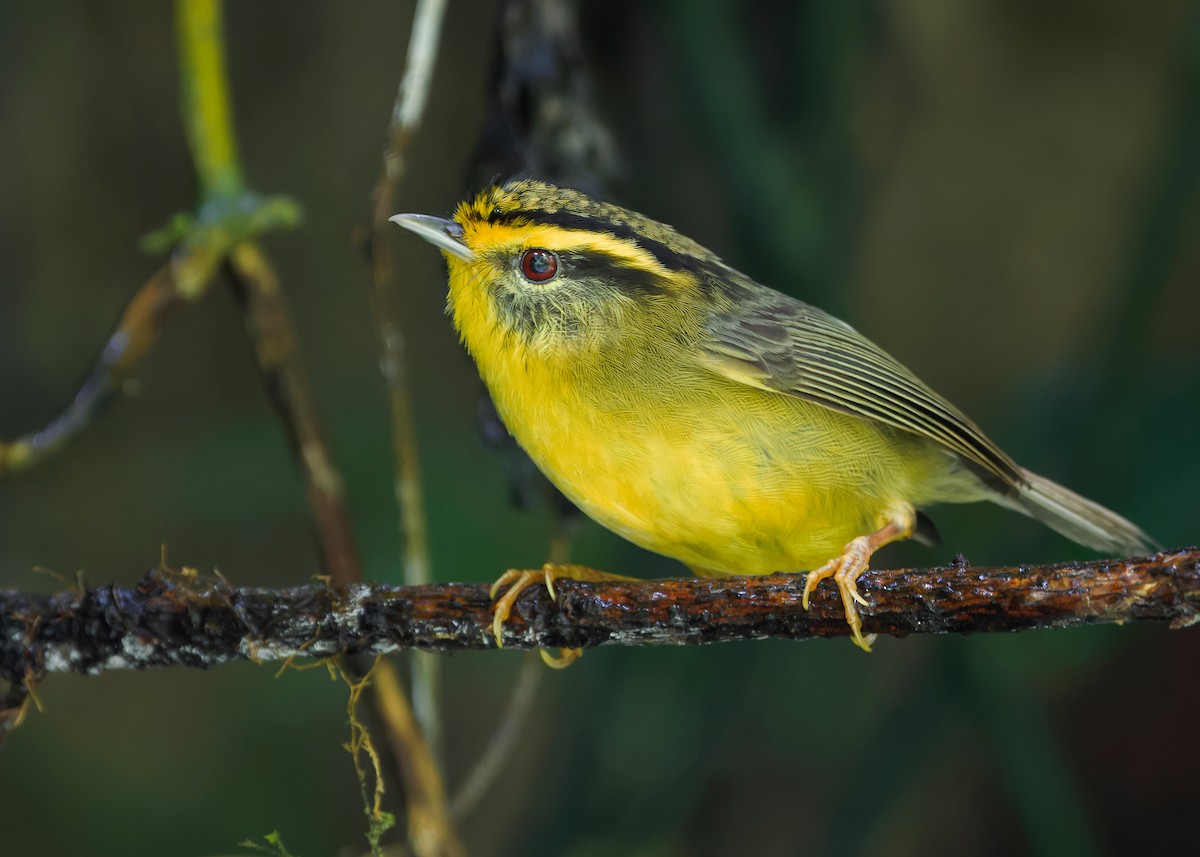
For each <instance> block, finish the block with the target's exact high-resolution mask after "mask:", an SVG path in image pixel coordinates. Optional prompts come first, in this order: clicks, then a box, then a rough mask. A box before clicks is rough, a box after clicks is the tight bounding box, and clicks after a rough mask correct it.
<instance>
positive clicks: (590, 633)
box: [0, 548, 1200, 683]
mask: <svg viewBox="0 0 1200 857" xmlns="http://www.w3.org/2000/svg"><path fill="white" fill-rule="evenodd" d="M803 586H804V577H803V575H784V574H776V575H770V576H768V577H734V578H715V579H700V578H685V579H671V580H655V581H629V582H619V583H618V582H612V583H609V582H606V583H580V582H575V581H569V580H562V581H559V582H557V583H556V584H555V587H556V589H557V591H558V599H557V601H555V600H553V599H551V597H550V596H549V594H548V593H547V592H546V590H545V589H544V588H541V587H539V588H537V589H536V590H532V591H531V592H529V593H527V594H526V595H524V596H523V597H522V598H521V599H520V600H519V601H518V602H517V605H516V609H515V610H514V611H513V615H512V618H511V620H510V621H509V622H508V624H507V625H506V626H505V633H504V645H505V647H507V648H521V649H529V648H535V647H553V646H558V647H575V646H582V647H593V646H600V645H626V646H639V645H696V644H700V643H716V642H723V641H728V640H748V639H761V638H766V637H775V638H781V639H790V640H802V639H809V638H813V637H835V636H843V635H845V634H847V633H848V631H849V629H848V627H847V625H846V620H845V614H844V613H843V610H842V605H841V600H840V598H839V597H838V594H837V591H836V589H835V588H834V587H831V586H822V587H819V588H818V589H817V591H816V593H815V597H814V599H813V601H812V603H811V609H810V610H808V611H805V610H804V609H803V608H802V607H801V605H800V596H801V592H802V590H803ZM859 590H860V592H861V593H862V594H863V596H864V597H865V598H866V599H867V601H868V603H869V606H868V607H864V608H862V613H863V629H864V630H865V631H867V632H870V633H878V634H886V635H890V636H899V637H902V636H906V635H909V634H933V633H962V634H965V633H981V632H986V631H993V632H994V631H1016V630H1023V629H1029V628H1067V627H1073V626H1077V625H1094V624H1112V623H1117V624H1125V623H1129V622H1137V621H1159V622H1169V623H1170V624H1171V626H1172V627H1174V628H1181V627H1185V626H1188V625H1192V624H1194V623H1196V622H1197V620H1198V617H1200V548H1184V549H1179V550H1173V551H1164V552H1161V553H1159V554H1156V555H1154V556H1151V557H1142V558H1135V559H1121V560H1103V561H1100V562H1089V563H1063V564H1058V565H1045V566H1017V567H998V568H972V567H971V566H968V565H965V564H964V565H952V566H945V567H939V568H929V569H903V570H896V571H870V572H868V573H867V574H866V575H864V576H863V577H862V578H861V580H860V581H859ZM491 621H492V602H491V600H490V599H489V598H488V591H487V586H486V585H482V584H430V585H426V586H385V585H382V584H354V585H350V586H333V587H325V586H301V587H295V588H291V589H280V590H270V589H257V588H235V587H231V586H229V585H228V583H226V582H225V580H224V579H221V578H203V577H197V576H181V575H178V574H164V573H162V572H159V571H157V570H155V571H152V572H151V573H150V574H148V575H147V576H146V578H145V579H144V580H143V581H142V582H141V583H140V584H139V585H138V586H136V587H133V588H124V587H118V586H102V587H98V588H95V589H88V590H86V591H83V592H80V591H68V592H59V593H57V594H54V595H31V594H28V593H22V592H14V591H0V678H4V679H6V680H8V681H9V682H13V683H24V682H26V680H27V679H28V680H31V681H36V680H37V679H38V678H39V677H41V676H43V675H45V674H47V673H56V672H75V673H86V674H91V675H94V674H98V673H101V672H103V671H105V670H109V669H145V668H149V667H161V666H190V667H211V666H216V665H218V664H221V663H225V662H227V661H231V660H255V661H273V660H281V659H286V658H291V657H298V656H299V657H327V656H330V655H338V654H342V655H345V654H350V655H354V654H370V655H376V654H383V653H387V652H392V651H398V650H402V649H409V648H421V649H426V650H430V651H443V652H445V651H455V650H463V649H491V648H495V646H496V642H495V640H494V639H493V638H492V634H491Z"/></svg>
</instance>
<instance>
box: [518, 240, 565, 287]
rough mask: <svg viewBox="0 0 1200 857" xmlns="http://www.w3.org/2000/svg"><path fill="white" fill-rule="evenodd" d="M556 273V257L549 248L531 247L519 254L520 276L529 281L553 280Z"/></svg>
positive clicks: (542, 281)
mask: <svg viewBox="0 0 1200 857" xmlns="http://www.w3.org/2000/svg"><path fill="white" fill-rule="evenodd" d="M557 273H558V257H557V256H556V255H554V254H553V253H551V252H550V251H549V250H543V249H542V248H541V247H533V248H531V249H529V250H526V251H525V252H524V253H523V254H521V276H523V277H524V278H525V279H527V280H529V282H531V283H544V282H546V281H547V280H553V279H554V276H555V274H557Z"/></svg>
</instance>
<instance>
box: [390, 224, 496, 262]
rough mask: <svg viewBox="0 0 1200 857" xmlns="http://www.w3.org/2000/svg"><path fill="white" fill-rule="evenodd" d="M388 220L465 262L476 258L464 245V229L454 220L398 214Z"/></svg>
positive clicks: (473, 252) (472, 251)
mask: <svg viewBox="0 0 1200 857" xmlns="http://www.w3.org/2000/svg"><path fill="white" fill-rule="evenodd" d="M388 220H390V221H392V223H395V224H397V225H399V226H403V227H404V228H405V229H407V230H409V231H410V232H415V233H417V234H418V235H420V236H421V237H422V238H424V239H425V240H426V241H428V242H429V243H430V244H432V245H433V246H434V247H437V248H438V249H439V250H445V251H446V252H447V253H452V254H453V255H455V256H457V257H458V258H460V259H462V260H463V261H464V262H470V261H472V260H473V259H474V258H475V251H474V250H472V249H471V248H470V247H468V246H467V245H466V244H465V243H463V230H462V227H461V226H459V225H458V224H457V223H455V222H454V221H453V220H443V219H442V218H440V217H430V216H429V215H428V214H397V215H394V216H392V217H389V218H388Z"/></svg>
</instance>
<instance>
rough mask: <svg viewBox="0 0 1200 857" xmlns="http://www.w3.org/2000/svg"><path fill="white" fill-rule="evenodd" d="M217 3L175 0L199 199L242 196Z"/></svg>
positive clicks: (216, 0)
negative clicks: (198, 183) (198, 184)
mask: <svg viewBox="0 0 1200 857" xmlns="http://www.w3.org/2000/svg"><path fill="white" fill-rule="evenodd" d="M223 21H224V12H223V9H222V5H221V0H178V2H177V3H176V4H175V25H176V37H177V39H178V42H179V48H180V52H179V75H180V85H181V87H182V90H183V125H184V129H185V130H186V132H187V139H188V145H189V146H190V147H191V150H192V161H193V162H194V163H195V165H196V174H197V177H198V178H199V180H200V198H201V200H202V201H207V200H209V199H211V198H213V197H219V196H235V195H237V194H239V193H241V192H242V190H243V183H242V167H241V161H240V159H239V156H238V147H237V138H236V136H235V134H234V130H233V122H232V119H231V116H232V111H231V110H230V106H229V84H228V81H227V76H226V73H225V42H224V38H223Z"/></svg>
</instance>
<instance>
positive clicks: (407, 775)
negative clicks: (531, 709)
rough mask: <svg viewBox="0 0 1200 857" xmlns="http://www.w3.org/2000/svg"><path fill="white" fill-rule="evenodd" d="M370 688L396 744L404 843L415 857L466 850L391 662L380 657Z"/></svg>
mask: <svg viewBox="0 0 1200 857" xmlns="http://www.w3.org/2000/svg"><path fill="white" fill-rule="evenodd" d="M374 681H375V689H376V691H377V693H378V696H379V700H380V702H381V711H382V714H383V718H384V720H385V722H386V724H387V727H388V728H387V730H386V732H385V734H386V735H387V736H388V740H389V741H392V742H395V743H394V746H392V748H391V750H392V755H393V756H394V757H395V758H396V759H398V760H399V761H400V774H401V776H402V777H403V779H404V797H405V803H406V810H407V813H408V841H409V844H410V845H411V846H412V850H413V853H414V854H416V855H418V857H455V855H462V854H465V853H466V851H465V849H464V848H463V845H462V842H461V841H460V840H459V838H458V834H457V833H456V832H455V830H454V827H453V825H452V824H451V819H452V816H451V813H450V810H449V808H448V807H447V805H446V789H445V786H444V784H443V782H442V774H441V771H440V770H439V769H438V765H437V761H436V760H435V759H434V758H433V754H432V753H430V752H429V744H428V743H426V742H425V741H424V740H422V736H421V734H420V731H419V727H418V725H417V721H416V718H415V717H414V716H413V710H412V708H411V707H410V706H409V704H408V699H407V697H406V696H405V694H404V688H403V687H402V686H401V684H400V676H399V673H398V671H397V670H396V667H395V665H394V664H393V663H391V661H387V660H380V661H378V664H377V666H376V668H375V672H374Z"/></svg>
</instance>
